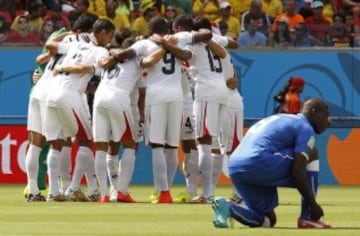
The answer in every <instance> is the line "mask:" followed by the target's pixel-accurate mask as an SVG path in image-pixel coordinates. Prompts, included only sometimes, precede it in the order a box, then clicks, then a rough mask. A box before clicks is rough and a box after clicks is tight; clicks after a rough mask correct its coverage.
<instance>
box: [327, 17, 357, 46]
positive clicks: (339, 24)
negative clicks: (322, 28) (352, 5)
mask: <svg viewBox="0 0 360 236" xmlns="http://www.w3.org/2000/svg"><path fill="white" fill-rule="evenodd" d="M333 22H334V23H333V25H332V26H331V27H330V31H329V41H330V43H331V45H332V46H333V47H337V48H343V47H351V46H352V45H351V41H352V40H351V31H349V30H348V28H347V27H346V23H345V17H344V16H343V15H342V14H335V15H334V19H333Z"/></svg>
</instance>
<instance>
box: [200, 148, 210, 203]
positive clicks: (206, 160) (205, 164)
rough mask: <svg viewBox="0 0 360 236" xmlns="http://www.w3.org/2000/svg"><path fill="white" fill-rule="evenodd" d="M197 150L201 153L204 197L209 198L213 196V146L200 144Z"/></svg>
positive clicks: (201, 176)
mask: <svg viewBox="0 0 360 236" xmlns="http://www.w3.org/2000/svg"><path fill="white" fill-rule="evenodd" d="M197 148H198V152H199V173H200V178H201V183H202V187H203V194H202V196H203V197H205V198H208V197H209V196H211V194H212V191H211V190H212V157H211V146H210V145H207V144H199V145H198V146H197Z"/></svg>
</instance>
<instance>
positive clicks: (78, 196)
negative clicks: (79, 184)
mask: <svg viewBox="0 0 360 236" xmlns="http://www.w3.org/2000/svg"><path fill="white" fill-rule="evenodd" d="M65 197H66V199H68V200H70V201H74V202H87V201H88V198H87V197H86V196H85V194H84V193H83V192H82V191H81V190H76V191H74V190H72V189H71V188H68V189H66V191H65Z"/></svg>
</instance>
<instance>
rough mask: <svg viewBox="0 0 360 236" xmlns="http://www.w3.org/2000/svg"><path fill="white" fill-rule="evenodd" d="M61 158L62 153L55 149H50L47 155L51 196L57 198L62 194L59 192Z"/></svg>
mask: <svg viewBox="0 0 360 236" xmlns="http://www.w3.org/2000/svg"><path fill="white" fill-rule="evenodd" d="M59 157H60V152H59V151H57V150H55V149H50V150H49V153H48V155H47V165H48V179H49V194H51V195H53V196H57V195H59V194H60V191H59V182H58V178H59V164H60V161H59Z"/></svg>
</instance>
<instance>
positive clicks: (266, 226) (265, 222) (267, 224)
mask: <svg viewBox="0 0 360 236" xmlns="http://www.w3.org/2000/svg"><path fill="white" fill-rule="evenodd" d="M261 226H262V227H264V228H270V227H271V224H270V219H269V217H267V216H264V222H263V224H262V225H261Z"/></svg>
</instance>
